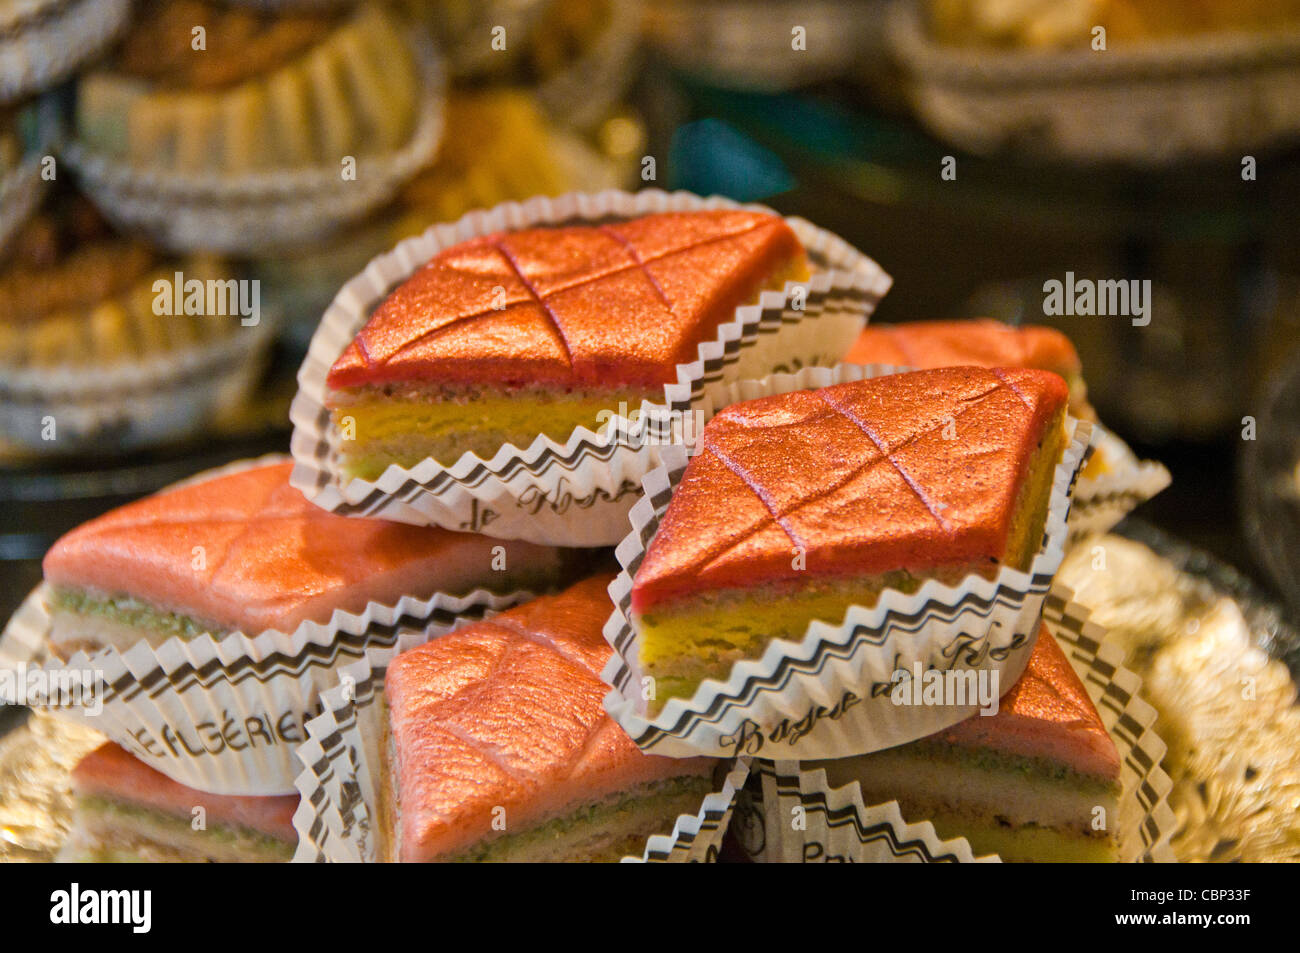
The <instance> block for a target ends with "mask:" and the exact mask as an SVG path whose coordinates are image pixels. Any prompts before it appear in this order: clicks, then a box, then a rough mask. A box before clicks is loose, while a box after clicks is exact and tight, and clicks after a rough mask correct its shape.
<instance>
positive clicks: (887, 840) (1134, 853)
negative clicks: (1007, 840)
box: [734, 587, 1175, 863]
mask: <svg viewBox="0 0 1300 953" xmlns="http://www.w3.org/2000/svg"><path fill="white" fill-rule="evenodd" d="M1043 621H1044V622H1045V623H1046V624H1047V627H1048V629H1049V631H1050V632H1051V633H1052V635H1053V636H1054V637H1055V638H1056V639H1057V641H1058V642H1060V643H1061V647H1062V649H1064V651H1065V653H1066V655H1067V656H1069V658H1070V661H1071V663H1072V664H1073V666H1074V668H1075V670H1076V671H1077V672H1078V674H1079V676H1080V678H1081V679H1082V680H1083V683H1084V685H1085V687H1086V688H1087V691H1088V694H1089V696H1090V697H1091V698H1092V700H1093V703H1094V704H1095V705H1096V706H1097V711H1098V713H1099V714H1100V715H1101V719H1102V722H1103V723H1104V724H1105V726H1106V730H1107V731H1108V732H1109V733H1110V736H1111V738H1112V739H1113V740H1114V742H1115V747H1116V748H1117V750H1118V752H1119V756H1120V765H1121V784H1122V794H1121V796H1120V817H1119V818H1118V824H1119V848H1120V860H1122V861H1127V862H1143V863H1150V862H1157V863H1172V862H1173V861H1174V860H1175V858H1174V854H1173V851H1172V849H1171V848H1170V846H1169V838H1170V835H1171V834H1172V833H1173V830H1174V825H1175V819H1174V815H1173V811H1172V810H1171V809H1170V808H1169V804H1168V795H1169V791H1170V789H1171V788H1172V783H1171V782H1170V780H1169V776H1168V775H1166V774H1165V772H1164V770H1163V769H1162V768H1161V767H1160V761H1161V759H1162V758H1163V757H1164V754H1165V744H1164V742H1163V741H1161V740H1160V738H1159V737H1158V736H1157V735H1156V734H1155V731H1154V729H1153V726H1154V724H1155V722H1156V717H1157V713H1156V710H1155V709H1154V708H1152V707H1151V706H1150V705H1149V704H1147V703H1146V702H1145V701H1143V700H1142V698H1141V697H1140V695H1139V691H1140V689H1141V680H1140V679H1139V678H1138V677H1137V675H1135V674H1134V673H1133V672H1131V671H1129V670H1128V669H1126V668H1124V667H1123V665H1122V664H1120V663H1121V662H1122V661H1123V652H1122V651H1120V650H1119V648H1118V647H1117V646H1115V645H1110V644H1106V643H1105V642H1104V639H1105V635H1106V631H1105V629H1104V628H1102V627H1101V626H1099V625H1097V624H1096V623H1095V622H1092V621H1090V620H1089V618H1088V610H1087V609H1086V608H1084V607H1083V606H1081V605H1079V604H1077V603H1074V602H1071V601H1070V592H1069V590H1068V589H1065V588H1064V587H1056V588H1054V589H1053V590H1052V593H1051V595H1050V596H1049V597H1048V600H1047V604H1046V606H1045V607H1044V611H1043ZM793 817H801V819H802V820H803V821H804V824H803V829H802V830H796V829H795V828H794V825H792V824H791V819H792V818H793ZM909 822H910V823H909ZM734 830H735V831H736V836H737V839H738V841H739V843H740V845H741V847H742V849H744V850H745V851H746V853H748V854H749V855H750V857H751V858H752V859H754V860H758V861H761V862H767V863H834V862H849V863H905V862H912V863H969V862H971V861H983V862H987V861H997V860H1000V858H999V857H998V855H996V854H991V855H986V856H982V857H976V856H975V855H974V853H973V851H972V850H971V847H970V844H969V843H968V842H967V841H966V839H965V838H964V837H956V838H953V839H951V840H946V841H945V840H941V839H940V838H939V836H938V835H937V834H936V833H935V830H934V826H933V825H932V824H931V823H930V822H929V821H928V820H925V819H924V818H919V817H911V818H907V819H904V818H903V817H902V815H901V813H900V811H899V805H898V802H897V801H890V802H887V803H885V804H875V805H866V804H864V803H863V799H862V789H861V788H860V787H859V786H858V783H857V782H856V781H855V782H852V783H850V784H846V785H843V786H840V787H833V786H831V784H830V783H829V782H828V781H827V778H826V771H825V769H824V768H817V769H816V770H810V769H808V768H805V767H803V766H802V765H800V764H799V763H798V762H796V761H760V760H757V759H756V760H755V761H754V764H753V773H752V775H751V778H750V782H749V785H748V786H747V787H746V789H745V791H743V792H742V794H741V796H740V799H739V802H738V804H737V808H736V817H735V822H734Z"/></svg>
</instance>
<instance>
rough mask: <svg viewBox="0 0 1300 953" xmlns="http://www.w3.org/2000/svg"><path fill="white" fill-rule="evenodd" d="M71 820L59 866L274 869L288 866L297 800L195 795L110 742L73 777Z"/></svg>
mask: <svg viewBox="0 0 1300 953" xmlns="http://www.w3.org/2000/svg"><path fill="white" fill-rule="evenodd" d="M72 786H73V794H74V797H75V813H74V815H73V821H72V831H71V832H70V834H69V835H68V841H67V843H66V845H65V846H64V848H63V850H62V851H61V852H60V853H59V856H58V858H57V859H58V860H59V861H61V862H64V863H80V864H112V863H153V864H157V863H227V864H235V863H280V862H284V861H288V860H291V859H292V858H293V851H294V847H295V845H296V844H297V843H298V835H297V833H296V832H295V831H294V827H293V812H294V810H295V809H296V808H297V807H298V796H297V795H284V796H278V797H236V796H229V795H221V794H206V793H204V792H202V791H195V790H194V789H193V788H188V787H186V786H185V785H183V784H178V783H177V782H175V781H173V780H171V779H170V778H168V777H167V776H166V775H165V774H161V773H160V772H158V771H155V770H154V769H153V768H151V767H149V766H148V765H147V764H145V763H144V762H142V761H138V760H136V759H135V758H133V757H132V756H131V755H129V754H127V753H126V752H125V751H124V750H122V749H121V748H119V747H118V746H117V745H115V744H113V743H112V742H107V743H105V744H104V745H102V746H100V747H99V748H96V749H95V750H94V751H92V752H91V753H90V754H88V755H86V756H85V757H84V758H82V759H81V761H80V762H78V764H77V766H76V767H75V768H74V769H73V771H72Z"/></svg>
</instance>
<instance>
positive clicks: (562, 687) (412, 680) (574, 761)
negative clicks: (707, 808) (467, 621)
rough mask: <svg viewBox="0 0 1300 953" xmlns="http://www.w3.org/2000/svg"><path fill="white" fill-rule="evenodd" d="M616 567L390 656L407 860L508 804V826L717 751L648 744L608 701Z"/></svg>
mask: <svg viewBox="0 0 1300 953" xmlns="http://www.w3.org/2000/svg"><path fill="white" fill-rule="evenodd" d="M611 578H612V577H610V576H600V577H595V578H592V579H588V580H585V581H583V582H580V583H578V584H577V585H575V586H573V587H572V588H570V589H568V590H566V591H565V592H563V593H561V594H560V595H557V596H549V597H545V598H541V599H536V600H534V601H532V602H529V603H525V604H524V605H522V606H519V607H518V608H515V609H511V610H510V611H509V612H505V613H502V614H501V615H498V616H494V617H493V618H492V619H491V620H489V621H485V622H479V623H476V624H474V625H471V626H468V627H466V628H464V629H460V630H458V631H456V632H452V633H450V634H448V635H445V636H443V637H441V638H438V639H435V640H433V641H432V642H428V643H426V644H424V645H421V646H419V647H418V648H415V649H412V650H411V651H409V652H404V653H402V654H401V655H399V656H397V658H395V659H394V660H393V662H392V664H391V665H390V666H389V668H388V674H387V676H386V681H385V693H386V697H387V699H388V706H389V718H390V726H391V729H392V734H393V740H394V748H395V751H396V754H397V764H396V768H395V772H394V773H395V776H396V785H397V791H398V801H399V804H400V814H401V827H402V842H401V844H400V845H399V847H398V850H399V854H400V859H401V860H403V861H419V860H427V859H430V858H434V857H441V856H446V855H449V854H456V853H457V852H460V851H463V850H465V849H467V848H469V847H470V846H472V845H473V844H475V843H477V842H478V841H480V840H482V839H483V838H484V837H485V836H487V835H488V834H490V833H491V831H492V819H493V810H494V809H495V808H498V807H504V808H505V811H506V817H508V818H509V819H510V820H509V823H510V829H511V830H513V831H522V830H526V829H527V828H529V827H531V826H533V825H535V824H536V823H539V822H541V821H544V820H546V819H548V818H550V817H553V816H555V815H557V814H562V813H564V812H565V811H566V809H569V808H576V807H577V806H579V805H581V804H589V803H594V802H596V801H600V800H602V799H604V798H606V797H608V796H610V795H613V794H616V793H618V792H620V791H625V790H627V789H629V788H632V787H635V786H638V785H642V784H647V783H650V782H653V781H658V780H662V779H665V778H672V777H683V776H686V775H699V774H706V773H708V772H709V771H710V770H711V769H712V765H713V763H714V762H713V761H712V760H711V759H707V758H696V759H689V760H680V759H674V758H664V757H658V756H654V755H646V754H642V753H641V751H640V749H638V748H637V746H636V744H635V743H633V741H632V740H631V739H630V738H629V737H628V736H627V735H626V734H625V733H624V732H623V729H622V728H620V727H619V726H618V724H617V723H616V722H615V721H614V720H613V719H612V718H610V717H609V715H607V714H606V713H605V709H604V706H603V704H602V700H603V699H604V697H605V694H606V692H608V691H609V686H608V685H606V684H605V683H604V682H602V681H601V679H600V671H601V669H602V668H603V667H604V665H605V662H606V661H608V659H609V656H610V653H611V649H610V646H609V644H608V643H607V642H606V641H605V639H604V637H603V636H602V635H601V630H602V628H603V627H604V625H605V621H606V619H608V618H609V614H610V612H611V610H612V608H613V606H612V603H611V602H610V598H609V594H608V593H607V592H606V590H607V588H608V586H609V583H610V581H611Z"/></svg>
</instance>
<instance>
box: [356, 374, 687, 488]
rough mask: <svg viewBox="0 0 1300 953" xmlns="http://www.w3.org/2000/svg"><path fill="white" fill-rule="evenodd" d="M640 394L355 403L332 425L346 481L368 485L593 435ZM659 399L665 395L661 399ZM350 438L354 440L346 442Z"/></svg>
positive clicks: (530, 393)
mask: <svg viewBox="0 0 1300 953" xmlns="http://www.w3.org/2000/svg"><path fill="white" fill-rule="evenodd" d="M641 399H642V395H630V394H625V393H624V394H620V393H615V392H607V393H593V392H589V391H588V392H578V393H556V392H551V391H546V390H542V389H540V388H530V389H528V390H526V391H524V392H521V393H518V394H514V395H509V396H507V395H505V394H492V393H487V394H483V395H480V396H477V397H475V398H473V399H463V400H433V399H431V398H429V397H411V398H391V397H380V396H379V395H378V393H376V396H375V397H373V398H371V397H364V396H363V397H360V398H359V399H357V400H356V401H355V402H352V403H349V404H347V405H345V406H341V407H336V408H335V409H334V410H333V411H332V412H331V413H332V417H333V421H334V426H335V428H336V429H337V431H338V432H339V433H340V434H342V435H344V437H345V439H344V442H343V462H344V467H345V468H346V469H347V471H348V472H349V474H350V475H352V476H355V477H361V478H363V479H373V478H375V477H377V476H379V475H380V474H381V473H383V471H384V469H385V468H386V467H387V466H388V465H389V464H392V463H396V464H398V465H399V466H404V467H412V466H415V465H416V464H417V463H419V462H420V461H421V460H424V459H425V458H426V457H432V458H433V459H435V460H437V461H438V462H439V463H441V464H442V465H444V466H450V465H451V464H453V463H455V462H456V461H457V460H458V459H460V456H461V454H463V453H465V452H466V451H469V452H472V453H476V454H478V455H479V456H480V457H483V458H484V459H490V458H491V457H492V455H493V454H495V453H496V452H497V450H499V449H500V448H501V446H502V445H503V444H505V443H513V444H514V445H515V446H517V447H520V448H526V447H528V446H529V445H530V444H531V443H532V442H533V441H534V440H535V439H536V438H537V436H538V435H539V434H542V435H545V436H547V437H550V438H551V439H552V440H555V441H557V442H560V443H563V442H564V441H566V440H568V439H569V436H570V435H571V434H572V433H573V431H574V430H576V429H577V428H578V427H586V428H588V429H589V430H598V429H599V428H600V426H602V424H603V421H602V419H601V416H600V415H601V412H602V411H611V412H617V411H618V410H619V403H620V402H625V403H626V404H627V405H628V408H629V409H636V408H639V407H640V406H641ZM660 399H661V400H662V395H660ZM348 434H352V435H353V436H354V437H355V439H353V440H348V439H346V437H347V435H348Z"/></svg>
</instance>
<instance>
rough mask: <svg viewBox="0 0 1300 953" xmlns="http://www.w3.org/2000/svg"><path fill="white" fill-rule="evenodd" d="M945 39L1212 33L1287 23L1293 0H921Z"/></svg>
mask: <svg viewBox="0 0 1300 953" xmlns="http://www.w3.org/2000/svg"><path fill="white" fill-rule="evenodd" d="M926 2H927V7H928V9H927V13H928V17H929V24H930V28H931V30H932V31H933V33H934V35H935V37H936V38H937V39H939V40H941V41H943V42H945V43H955V44H992V45H998V46H1017V47H1026V48H1042V47H1066V46H1080V45H1082V46H1085V47H1086V46H1087V44H1088V43H1089V42H1090V41H1091V40H1092V30H1093V28H1094V27H1098V26H1100V27H1105V29H1106V39H1107V44H1108V45H1109V43H1110V42H1111V41H1114V42H1115V43H1118V44H1130V43H1142V42H1144V41H1148V40H1157V39H1166V38H1174V37H1186V36H1196V35H1200V34H1206V33H1214V32H1234V31H1243V32H1246V31H1255V32H1263V31H1268V30H1275V29H1294V28H1295V27H1297V26H1300V3H1297V2H1295V0H926Z"/></svg>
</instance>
